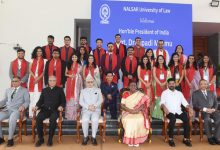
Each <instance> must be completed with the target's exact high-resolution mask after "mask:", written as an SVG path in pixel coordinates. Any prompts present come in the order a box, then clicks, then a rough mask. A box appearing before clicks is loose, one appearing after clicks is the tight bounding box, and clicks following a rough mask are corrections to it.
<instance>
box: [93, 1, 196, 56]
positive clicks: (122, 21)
mask: <svg viewBox="0 0 220 150" xmlns="http://www.w3.org/2000/svg"><path fill="white" fill-rule="evenodd" d="M91 11H92V12H91V46H92V47H93V48H95V47H96V44H95V40H96V39H97V38H102V39H103V47H104V48H105V49H106V48H107V46H106V44H107V43H108V42H114V36H115V34H117V33H119V34H121V36H122V37H121V38H122V43H123V44H125V45H126V46H127V47H128V46H132V45H134V42H135V37H141V38H142V46H143V47H145V48H146V49H147V48H152V49H155V48H156V47H157V41H158V40H160V39H162V40H164V41H165V44H164V45H165V46H164V48H165V49H166V50H168V52H169V54H170V55H171V54H172V53H173V52H174V50H175V47H176V45H179V44H180V45H182V46H183V48H184V54H186V55H189V54H192V5H191V4H174V3H152V2H137V1H119V0H93V1H92V9H91Z"/></svg>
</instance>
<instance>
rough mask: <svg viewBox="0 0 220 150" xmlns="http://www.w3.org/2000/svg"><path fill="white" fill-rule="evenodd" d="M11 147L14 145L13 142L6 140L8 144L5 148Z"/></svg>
mask: <svg viewBox="0 0 220 150" xmlns="http://www.w3.org/2000/svg"><path fill="white" fill-rule="evenodd" d="M13 145H14V141H13V139H11V140H8V144H7V146H8V147H12V146H13Z"/></svg>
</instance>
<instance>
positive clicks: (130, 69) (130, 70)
mask: <svg viewBox="0 0 220 150" xmlns="http://www.w3.org/2000/svg"><path fill="white" fill-rule="evenodd" d="M129 74H130V75H131V74H132V60H131V59H130V66H129Z"/></svg>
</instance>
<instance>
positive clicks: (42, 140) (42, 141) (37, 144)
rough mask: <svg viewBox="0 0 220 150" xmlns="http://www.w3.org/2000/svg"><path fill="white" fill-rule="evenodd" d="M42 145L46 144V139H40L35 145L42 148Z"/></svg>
mask: <svg viewBox="0 0 220 150" xmlns="http://www.w3.org/2000/svg"><path fill="white" fill-rule="evenodd" d="M42 144H44V139H39V140H38V141H37V142H36V143H35V147H40V146H41V145H42Z"/></svg>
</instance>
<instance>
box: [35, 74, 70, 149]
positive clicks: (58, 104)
mask: <svg viewBox="0 0 220 150" xmlns="http://www.w3.org/2000/svg"><path fill="white" fill-rule="evenodd" d="M56 82H57V79H56V77H55V76H50V77H49V81H48V83H49V86H48V87H47V88H45V89H43V91H42V93H41V96H40V99H39V101H38V102H37V104H36V106H35V107H34V108H33V111H36V110H38V109H40V112H39V113H38V115H37V119H36V125H37V133H38V141H37V143H36V144H35V146H36V147H39V146H41V145H42V144H43V143H44V138H43V121H44V119H46V118H49V120H50V126H49V138H48V143H47V145H48V146H52V145H53V142H52V140H53V135H54V132H55V129H56V125H57V118H58V117H59V111H63V108H65V105H66V98H65V94H64V92H63V89H62V88H61V87H58V86H56V84H57V83H56Z"/></svg>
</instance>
